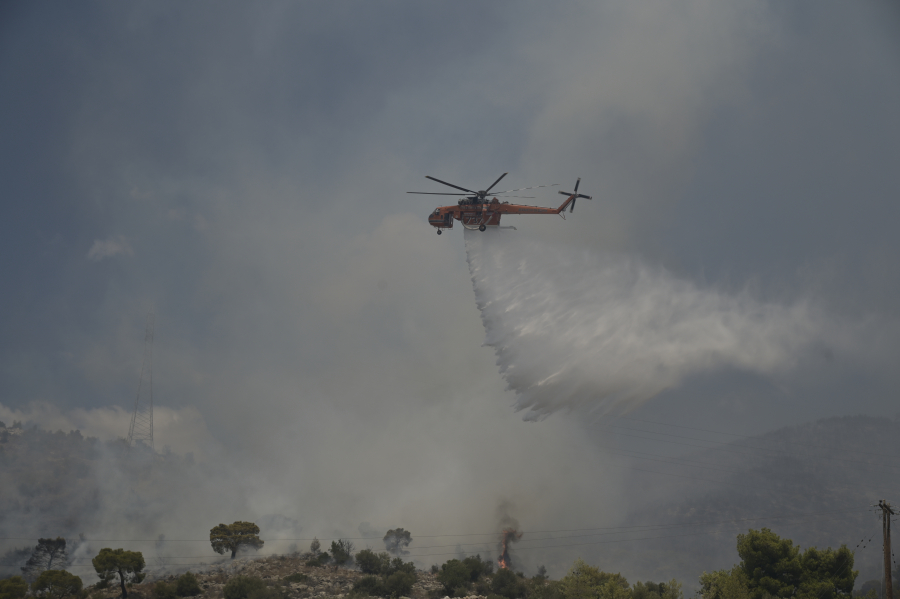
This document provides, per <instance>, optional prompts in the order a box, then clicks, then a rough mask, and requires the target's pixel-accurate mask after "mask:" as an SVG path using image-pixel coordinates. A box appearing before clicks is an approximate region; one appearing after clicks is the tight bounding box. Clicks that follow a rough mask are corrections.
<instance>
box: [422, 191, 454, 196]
mask: <svg viewBox="0 0 900 599" xmlns="http://www.w3.org/2000/svg"><path fill="white" fill-rule="evenodd" d="M406 193H418V194H422V195H429V196H467V195H469V194H467V193H443V192H437V191H407V192H406Z"/></svg>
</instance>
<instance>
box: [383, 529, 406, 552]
mask: <svg viewBox="0 0 900 599" xmlns="http://www.w3.org/2000/svg"><path fill="white" fill-rule="evenodd" d="M382 540H383V541H384V546H385V548H386V549H387V550H388V552H390V553H393V554H394V555H402V554H405V553H409V552H408V551H405V549H406V548H407V547H409V544H410V543H412V535H410V533H409V531H408V530H404V529H402V528H392V529H391V530H389V531H387V533H385V535H384V539H382Z"/></svg>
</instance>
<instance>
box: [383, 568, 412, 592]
mask: <svg viewBox="0 0 900 599" xmlns="http://www.w3.org/2000/svg"><path fill="white" fill-rule="evenodd" d="M415 583H416V575H415V574H410V573H409V572H404V571H402V570H398V571H397V572H394V573H393V574H391V575H390V576H387V577H385V579H384V590H385V591H387V594H388V595H389V596H391V597H394V598H397V597H404V596H406V595H409V593H410V591H412V588H413V585H414V584H415Z"/></svg>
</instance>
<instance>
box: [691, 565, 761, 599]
mask: <svg viewBox="0 0 900 599" xmlns="http://www.w3.org/2000/svg"><path fill="white" fill-rule="evenodd" d="M698 595H699V596H700V599H750V588H749V587H748V586H747V576H746V575H745V574H744V571H743V570H742V569H741V568H740V567H738V566H735V567H734V568H732V569H731V570H716V571H714V572H704V573H703V574H701V575H700V591H699V592H698Z"/></svg>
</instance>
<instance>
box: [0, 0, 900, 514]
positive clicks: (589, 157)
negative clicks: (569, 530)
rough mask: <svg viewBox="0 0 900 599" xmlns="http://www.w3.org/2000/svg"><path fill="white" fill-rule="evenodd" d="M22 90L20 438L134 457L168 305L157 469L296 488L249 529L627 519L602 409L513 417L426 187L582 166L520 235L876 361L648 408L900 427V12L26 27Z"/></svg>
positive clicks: (423, 9) (0, 36)
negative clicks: (596, 420)
mask: <svg viewBox="0 0 900 599" xmlns="http://www.w3.org/2000/svg"><path fill="white" fill-rule="evenodd" d="M0 82H2V84H0V148H2V159H0V197H2V200H3V217H2V218H0V272H2V274H3V284H2V292H0V302H2V312H0V313H2V317H0V356H2V360H0V404H2V408H3V410H4V412H3V413H4V414H9V415H18V416H22V415H25V416H28V415H31V417H33V418H34V419H35V421H40V422H44V423H49V424H48V425H50V426H56V424H54V423H59V422H73V423H76V425H78V426H82V427H84V428H85V429H89V428H90V427H91V426H93V427H94V429H95V430H96V431H97V434H103V435H107V436H115V435H125V434H126V433H127V423H128V410H130V409H131V406H132V404H133V401H134V393H135V389H136V387H137V379H138V373H139V371H140V365H141V364H140V361H141V356H142V340H143V326H144V320H145V317H146V314H147V312H148V311H150V310H153V311H154V312H155V314H156V323H157V328H156V344H155V356H156V361H155V365H154V385H155V386H154V392H155V400H156V402H157V405H158V406H160V407H161V408H162V409H161V411H160V414H161V415H162V416H161V417H162V418H164V419H165V421H164V422H165V423H168V424H166V425H162V424H161V425H160V426H159V427H158V429H157V430H158V438H159V439H160V440H159V441H158V445H161V444H162V443H164V442H165V443H169V444H171V445H172V447H173V448H174V449H177V450H179V451H187V450H194V451H197V452H200V451H204V450H209V451H213V450H211V449H209V448H211V447H220V448H223V450H224V451H227V452H229V455H230V456H231V459H233V460H235V461H241V460H246V462H247V463H248V464H260V463H269V464H271V466H272V469H271V470H269V471H266V470H264V469H263V470H261V471H260V474H259V477H260V479H264V481H266V482H263V483H261V486H262V487H264V488H266V492H265V493H260V494H259V496H258V497H257V498H256V499H255V501H256V504H255V505H254V508H253V509H254V510H255V513H286V514H288V515H290V516H291V517H299V516H300V515H303V514H305V515H306V517H307V519H308V520H309V521H308V522H304V525H305V526H307V527H308V528H310V529H314V528H315V526H316V524H314V523H313V521H315V522H318V523H320V524H318V525H320V526H323V525H321V522H326V521H327V522H329V523H333V526H335V527H338V526H347V527H349V526H351V523H352V526H353V527H355V526H356V524H355V523H358V522H360V521H371V522H372V523H373V525H375V526H380V525H382V524H384V525H386V526H396V525H400V522H404V523H407V527H408V528H412V529H415V527H416V526H418V527H419V528H418V530H422V528H424V527H427V526H428V523H429V522H430V518H433V517H434V516H433V514H430V513H429V509H428V508H429V506H436V505H437V503H436V502H437V501H443V502H446V503H441V504H440V505H441V506H442V507H441V509H442V510H444V511H443V512H442V514H443V516H444V517H446V518H449V519H451V520H453V519H455V520H453V522H454V524H453V525H452V526H451V525H449V524H448V525H447V526H446V527H445V528H447V529H456V528H457V527H462V528H465V527H467V526H468V527H469V528H470V529H472V528H476V529H478V527H484V526H487V525H488V523H490V522H493V521H494V519H495V517H496V515H495V507H496V504H497V502H498V501H500V500H501V499H503V498H508V497H516V498H518V499H517V501H518V502H519V512H518V516H517V517H518V518H519V519H520V520H523V514H529V515H530V517H531V521H530V523H534V522H542V521H551V520H552V521H553V522H559V521H561V520H566V519H571V520H572V521H583V520H584V518H586V517H589V515H590V514H593V513H594V512H592V511H591V509H592V508H591V506H595V505H596V503H597V502H602V501H605V500H606V499H609V500H610V501H612V497H613V495H614V491H613V490H610V487H612V486H614V485H610V484H609V483H610V482H615V479H614V478H611V479H605V480H603V481H602V482H601V481H599V480H597V481H593V480H592V481H586V480H583V479H582V478H581V477H579V476H575V474H574V473H575V472H578V471H579V467H580V466H585V467H587V466H589V467H590V468H594V469H595V470H596V469H600V471H601V472H602V471H604V470H603V469H604V468H606V466H605V462H603V459H602V457H601V458H598V457H597V456H596V455H595V454H594V453H593V451H594V450H592V449H591V447H592V444H591V437H592V433H591V432H590V430H591V429H590V428H584V427H582V422H583V419H582V418H580V417H579V414H581V413H582V412H579V411H578V410H576V412H575V413H574V416H575V417H573V416H572V415H571V414H567V413H565V412H562V413H554V414H553V415H551V416H550V417H549V418H547V419H545V420H543V421H541V422H538V423H531V422H523V421H522V414H521V413H516V412H515V411H514V409H513V405H514V403H515V402H516V396H515V393H514V392H513V391H510V390H507V389H506V381H505V380H504V379H503V378H502V377H501V374H500V372H499V371H498V367H497V365H496V357H495V355H494V351H493V349H492V348H491V347H489V346H485V345H484V343H485V330H484V327H483V326H482V321H481V316H480V313H479V310H478V308H477V307H476V303H475V295H474V293H473V287H472V281H471V278H470V274H469V271H468V266H467V262H466V249H465V245H464V239H463V237H464V236H463V232H462V231H461V230H459V228H455V229H454V230H453V231H448V232H447V234H445V235H442V236H441V237H438V236H437V235H435V234H434V231H433V230H432V229H431V227H430V226H428V224H427V222H426V220H425V218H426V216H427V214H428V213H429V212H430V211H431V210H432V209H433V208H434V207H435V206H436V205H438V204H437V200H435V199H434V198H440V197H441V196H433V197H430V196H422V195H409V194H406V193H405V192H406V191H445V189H444V188H442V187H441V186H439V185H438V184H436V183H433V182H431V181H428V180H426V179H424V175H433V176H436V177H439V178H441V179H444V180H448V181H450V182H453V183H456V184H458V185H462V186H464V187H470V186H474V188H476V189H479V188H483V187H484V186H486V185H488V184H489V183H490V182H491V181H493V180H494V179H496V177H497V176H499V175H500V174H501V173H503V172H507V171H508V172H509V175H508V176H507V177H506V179H505V180H504V182H503V184H502V185H501V187H504V186H505V187H504V188H511V187H522V186H526V185H537V184H549V183H559V184H560V185H561V188H563V189H570V188H571V186H572V185H573V184H574V182H575V179H576V177H579V176H580V177H582V190H583V191H584V192H585V193H588V194H591V195H593V198H594V199H593V201H591V202H588V201H580V202H579V203H578V207H577V210H576V211H577V212H578V214H573V215H572V216H571V217H570V218H569V219H568V220H566V221H563V220H561V219H559V218H557V217H527V216H520V217H510V219H509V220H510V223H504V224H515V226H517V227H518V231H517V232H516V233H515V235H517V236H518V243H525V244H528V243H533V244H534V245H533V247H544V246H545V245H546V246H548V247H552V248H553V251H554V252H558V253H562V254H563V255H564V254H565V252H569V253H571V255H572V256H573V258H576V257H580V259H579V260H573V264H574V265H579V264H580V265H590V264H593V263H595V262H593V261H595V260H599V259H601V258H596V257H603V256H605V257H607V258H603V259H623V260H633V261H639V262H640V264H644V265H646V266H647V268H650V269H657V271H659V272H664V273H665V277H671V278H672V280H677V281H681V283H679V284H684V285H688V286H691V288H692V289H693V288H695V289H698V290H700V291H704V290H709V291H710V292H711V293H713V292H714V293H720V294H724V295H726V296H729V297H731V296H735V297H738V296H740V297H748V298H751V299H752V301H753V302H758V303H759V304H764V305H775V306H785V311H787V312H789V311H790V310H792V309H795V308H796V307H797V306H811V307H812V308H813V309H815V310H816V311H817V312H816V313H817V314H821V315H823V316H821V317H820V318H821V320H819V321H816V322H828V323H831V324H834V328H835V329H836V330H837V329H839V330H851V329H852V330H854V331H864V332H866V334H871V335H872V336H873V343H872V346H871V347H870V348H869V350H868V351H862V350H859V348H860V347H861V346H862V345H865V344H864V343H863V340H861V339H857V338H854V339H853V340H852V341H853V343H852V344H849V343H848V345H847V346H848V347H849V346H852V347H853V348H856V349H854V350H852V351H850V350H848V351H846V352H843V353H842V351H841V350H840V347H844V346H842V345H841V344H840V343H838V344H837V345H838V346H840V347H838V349H835V348H833V347H830V346H827V345H828V344H825V345H823V346H822V347H821V348H820V350H821V351H818V350H817V352H818V353H816V352H812V353H810V354H808V355H806V354H804V356H802V359H798V363H797V364H792V365H791V366H792V367H791V368H774V369H772V370H771V371H769V370H765V371H758V370H757V371H754V370H753V369H750V371H747V370H745V369H742V368H741V363H738V364H732V363H725V364H724V365H720V366H715V367H711V368H707V369H699V370H691V371H689V372H687V374H686V375H685V376H684V377H683V378H681V379H679V380H678V381H677V384H676V385H675V386H673V387H671V388H666V390H664V391H663V392H662V393H661V394H659V395H655V396H654V397H653V398H652V399H650V400H649V401H648V402H646V403H643V404H642V407H641V408H640V411H639V412H638V414H640V417H642V418H647V419H650V420H657V421H660V420H665V421H667V422H677V423H682V424H685V423H691V422H702V423H704V425H705V426H710V427H713V428H716V429H718V430H727V431H732V432H739V433H756V432H761V431H765V430H769V429H772V428H775V427H778V426H782V425H785V424H790V423H796V422H803V421H807V420H812V419H815V418H820V417H824V416H831V415H843V414H856V413H868V414H875V415H890V416H893V415H894V414H896V413H897V412H898V408H897V399H896V398H897V392H898V390H900V379H898V375H897V374H896V373H893V372H892V370H894V369H893V368H892V366H893V364H892V363H893V362H895V361H896V360H895V357H896V355H897V353H896V350H897V349H898V348H900V341H898V339H897V338H896V337H895V336H893V333H892V331H896V330H897V322H898V320H900V264H898V260H897V256H898V255H900V236H898V235H897V234H896V232H895V230H896V228H897V223H898V218H900V202H898V201H897V200H898V197H897V193H898V192H897V190H898V189H900V166H898V165H900V110H898V107H900V12H898V10H897V7H896V5H895V4H893V3H889V2H865V1H859V2H852V3H848V2H837V1H835V2H823V1H821V0H816V1H805V2H804V1H801V2H792V3H783V2H754V1H746V2H729V3H724V2H714V1H685V2H571V3H558V2H556V3H535V2H489V3H485V2H429V3H414V2H357V3H350V2H340V1H338V2H333V1H332V2H304V3H295V2H255V3H249V4H248V3H236V2H230V3H211V2H190V3H183V2H137V3H110V2H105V3H104V2H95V3H77V4H73V3H67V2H59V3H52V2H37V3H35V2H27V3H26V2H20V3H5V4H4V7H3V8H2V9H0ZM535 195H537V196H538V197H537V198H536V199H535V200H524V201H527V202H532V203H536V204H543V205H552V204H556V203H557V202H559V201H561V199H562V197H561V196H558V195H555V192H553V191H550V192H542V193H538V194H535ZM610 256H612V257H614V258H608V257H610ZM615 257H618V258H615ZM561 268H574V267H573V266H565V262H564V261H562V266H561ZM569 275H572V273H569ZM570 279H571V276H569V277H568V279H567V277H565V276H563V277H561V278H560V280H562V281H565V280H570ZM667 280H668V279H667ZM557 291H558V293H560V294H562V295H563V296H565V294H566V290H565V289H558V290H557ZM754 305H756V304H754ZM835 323H836V324H835ZM842 323H843V324H842ZM829 326H830V325H829ZM841 327H844V328H841ZM751 328H752V327H751ZM741 330H744V329H741ZM555 342H556V343H558V344H561V345H562V346H564V345H565V339H560V338H557V339H556V340H555ZM548 349H549V348H548ZM788 349H790V348H788ZM857 350H859V351H857ZM535 359H537V358H535ZM726 362H727V361H726ZM794 366H795V367H794ZM776 370H777V376H768V375H769V374H771V373H772V372H774V371H776ZM636 376H638V378H640V374H638V375H636ZM36 414H43V416H41V417H40V418H39V417H38V416H35V415H36ZM42 418H43V420H41V419H42ZM54 419H55V420H54ZM160 422H163V421H160ZM79 423H80V424H79ZM178 423H180V424H178ZM7 424H9V423H7ZM60 426H63V425H62V424H60ZM117 427H118V428H117ZM204 448H206V449H204ZM610 476H613V475H612V474H611V475H610ZM616 476H618V474H616ZM598 478H602V477H598ZM285 480H288V481H289V482H285ZM276 481H277V484H276ZM266 485H269V486H266ZM279 485H280V486H279ZM536 497H540V500H539V501H538V500H537V499H535V498H536ZM525 498H528V499H525ZM251 504H253V502H251ZM300 505H303V506H305V508H304V509H300V508H299V507H298V506H300ZM445 505H446V506H451V507H446V509H444V506H445ZM573 505H574V506H576V507H573ZM304 510H305V511H304ZM240 517H241V515H235V519H240ZM329 525H332V524H329ZM201 528H202V527H201ZM349 529H350V530H353V528H349Z"/></svg>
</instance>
